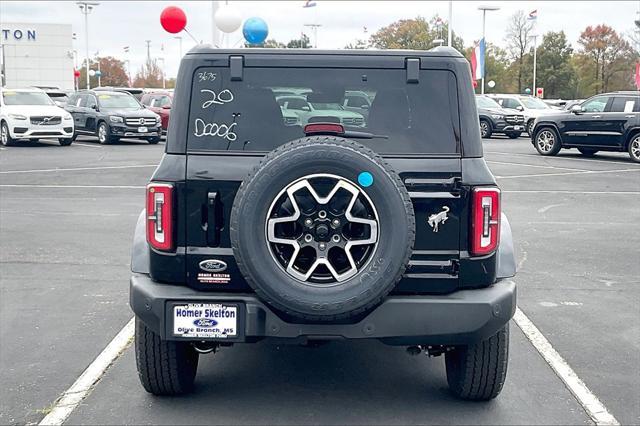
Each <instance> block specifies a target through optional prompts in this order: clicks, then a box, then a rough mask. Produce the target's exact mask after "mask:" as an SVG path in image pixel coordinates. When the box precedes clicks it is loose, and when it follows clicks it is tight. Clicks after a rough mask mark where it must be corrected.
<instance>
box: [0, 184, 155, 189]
mask: <svg viewBox="0 0 640 426" xmlns="http://www.w3.org/2000/svg"><path fill="white" fill-rule="evenodd" d="M0 188H51V189H60V188H89V189H92V188H96V189H144V188H145V187H144V186H135V185H35V184H34V185H31V184H23V185H13V184H2V185H0Z"/></svg>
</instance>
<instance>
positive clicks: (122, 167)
mask: <svg viewBox="0 0 640 426" xmlns="http://www.w3.org/2000/svg"><path fill="white" fill-rule="evenodd" d="M144 167H158V165H157V164H140V165H135V166H100V167H71V168H67V169H33V170H6V171H2V172H0V174H11V173H46V172H74V171H81V170H111V169H141V168H144Z"/></svg>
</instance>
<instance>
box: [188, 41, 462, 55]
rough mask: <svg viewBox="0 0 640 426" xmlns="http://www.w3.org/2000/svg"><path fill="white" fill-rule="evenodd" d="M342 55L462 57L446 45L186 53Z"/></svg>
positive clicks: (202, 48) (201, 48)
mask: <svg viewBox="0 0 640 426" xmlns="http://www.w3.org/2000/svg"><path fill="white" fill-rule="evenodd" d="M207 54H208V55H256V54H259V55H318V56H324V55H344V56H354V55H356V56H431V57H438V58H446V57H450V58H464V56H463V55H462V54H461V53H460V52H458V51H457V50H456V49H454V48H452V47H448V46H438V47H434V48H433V49H430V50H400V49H394V50H377V49H335V50H320V49H273V48H245V49H219V48H216V47H213V46H212V45H210V44H199V45H197V46H195V47H194V48H192V49H191V50H189V52H187V55H207Z"/></svg>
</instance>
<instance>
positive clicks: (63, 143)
mask: <svg viewBox="0 0 640 426" xmlns="http://www.w3.org/2000/svg"><path fill="white" fill-rule="evenodd" d="M71 142H73V139H72V138H67V139H65V138H60V139H58V143H59V144H60V145H61V146H69V145H71Z"/></svg>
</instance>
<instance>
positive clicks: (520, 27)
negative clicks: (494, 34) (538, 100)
mask: <svg viewBox="0 0 640 426" xmlns="http://www.w3.org/2000/svg"><path fill="white" fill-rule="evenodd" d="M532 32H533V23H532V22H531V21H530V20H528V19H527V15H526V14H525V13H524V11H522V10H519V11H517V12H516V13H514V14H513V15H512V16H511V21H510V22H509V25H508V27H507V35H506V38H505V40H506V42H507V51H508V52H509V55H510V57H511V59H512V60H513V61H514V64H513V65H514V66H512V68H514V72H516V75H517V76H518V78H517V89H518V93H521V92H522V77H523V73H524V57H525V55H526V54H527V52H528V51H529V46H530V38H531V35H532Z"/></svg>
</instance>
